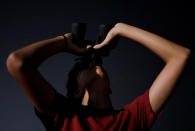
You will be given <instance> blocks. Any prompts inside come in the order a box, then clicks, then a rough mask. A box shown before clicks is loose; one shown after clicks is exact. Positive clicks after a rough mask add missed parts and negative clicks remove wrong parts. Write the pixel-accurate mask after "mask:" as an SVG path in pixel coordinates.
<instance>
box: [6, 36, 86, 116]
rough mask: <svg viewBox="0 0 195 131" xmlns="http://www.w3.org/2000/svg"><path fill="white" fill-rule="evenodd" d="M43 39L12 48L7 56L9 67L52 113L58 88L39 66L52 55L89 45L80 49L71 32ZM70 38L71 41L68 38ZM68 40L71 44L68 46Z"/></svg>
mask: <svg viewBox="0 0 195 131" xmlns="http://www.w3.org/2000/svg"><path fill="white" fill-rule="evenodd" d="M65 38H67V39H64V37H63V36H57V37H55V38H52V39H48V40H43V41H39V42H36V43H33V44H31V45H28V46H26V47H24V48H21V49H18V50H16V51H14V52H12V53H11V54H10V55H9V56H8V58H7V63H6V64H7V69H8V71H9V73H10V74H11V75H12V76H13V77H14V79H15V80H16V81H17V82H18V84H19V85H20V86H21V87H22V89H23V90H24V92H25V93H26V95H27V96H28V98H29V99H30V101H31V102H32V104H33V105H34V106H35V107H36V109H37V110H38V111H39V112H41V113H43V114H45V115H46V116H49V115H50V113H51V112H52V104H53V101H54V96H55V90H54V88H53V87H52V85H51V84H50V83H49V82H47V81H46V80H45V79H44V77H43V76H42V75H41V74H40V72H39V71H38V70H37V68H38V67H39V66H40V64H41V63H42V62H43V61H45V60H46V59H47V58H48V57H50V56H53V55H55V54H57V53H60V52H70V53H72V54H76V55H79V54H82V53H84V52H86V51H87V50H88V48H83V49H80V48H78V47H77V46H75V45H74V44H73V43H72V41H71V34H70V33H67V34H65ZM66 40H67V41H66ZM65 44H67V48H66V49H65V47H66V46H65Z"/></svg>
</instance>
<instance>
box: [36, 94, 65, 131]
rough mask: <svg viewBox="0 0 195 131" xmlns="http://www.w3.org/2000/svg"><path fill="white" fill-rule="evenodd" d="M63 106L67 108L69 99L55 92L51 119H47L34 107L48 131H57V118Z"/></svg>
mask: <svg viewBox="0 0 195 131" xmlns="http://www.w3.org/2000/svg"><path fill="white" fill-rule="evenodd" d="M62 106H63V107H65V106H67V98H66V97H65V96H64V95H62V94H60V93H58V92H57V91H55V98H54V105H53V112H52V114H51V115H50V116H49V117H46V116H45V114H43V113H41V112H39V111H38V110H37V109H36V107H35V106H33V108H34V112H35V114H36V116H37V117H38V118H39V119H40V120H41V122H42V123H43V125H44V127H45V128H46V129H47V131H54V130H55V118H56V115H57V114H58V112H59V110H60V109H62V108H63V107H62Z"/></svg>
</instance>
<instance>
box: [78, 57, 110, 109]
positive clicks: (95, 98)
mask: <svg viewBox="0 0 195 131" xmlns="http://www.w3.org/2000/svg"><path fill="white" fill-rule="evenodd" d="M77 81H78V85H79V88H86V90H85V94H84V97H83V100H82V105H84V106H87V105H89V106H91V107H93V108H96V109H105V108H112V103H111V100H110V96H109V95H110V94H111V89H110V80H109V77H108V75H107V73H106V70H105V69H104V68H103V67H101V66H98V65H97V64H96V63H95V61H92V62H91V63H90V66H89V68H88V69H85V70H83V71H81V72H80V73H79V75H78V78H77Z"/></svg>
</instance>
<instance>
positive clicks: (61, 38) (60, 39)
mask: <svg viewBox="0 0 195 131" xmlns="http://www.w3.org/2000/svg"><path fill="white" fill-rule="evenodd" d="M56 39H57V41H58V42H59V46H60V48H61V49H62V50H61V51H62V52H66V51H67V44H68V43H67V39H66V37H65V36H64V35H60V36H56Z"/></svg>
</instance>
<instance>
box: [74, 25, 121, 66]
mask: <svg viewBox="0 0 195 131" xmlns="http://www.w3.org/2000/svg"><path fill="white" fill-rule="evenodd" d="M113 27H114V25H113V24H101V25H99V28H98V34H97V38H96V40H85V33H86V28H87V24H86V23H79V22H77V23H72V42H73V43H74V44H76V45H77V46H78V47H80V48H85V47H86V46H87V45H91V46H92V47H93V46H94V45H96V44H100V43H101V42H103V41H104V39H105V38H106V36H107V34H108V32H109V31H110V30H111V29H112V28H113ZM118 41H119V36H116V37H115V38H113V39H112V40H111V42H110V43H109V44H108V45H106V46H104V47H102V48H101V49H99V50H94V49H93V48H91V50H90V51H89V53H88V54H85V55H84V56H82V57H81V58H80V61H82V63H85V64H86V65H87V63H89V62H90V61H91V60H95V61H96V63H98V64H99V65H102V58H101V57H102V56H108V55H109V53H110V51H111V50H112V49H113V48H115V47H116V45H117V43H118ZM77 60H78V58H77Z"/></svg>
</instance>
